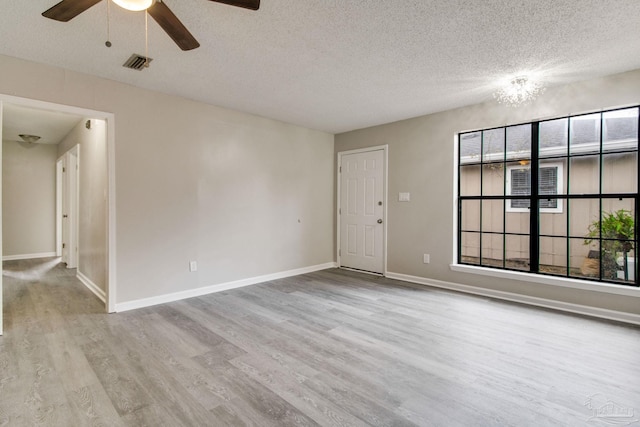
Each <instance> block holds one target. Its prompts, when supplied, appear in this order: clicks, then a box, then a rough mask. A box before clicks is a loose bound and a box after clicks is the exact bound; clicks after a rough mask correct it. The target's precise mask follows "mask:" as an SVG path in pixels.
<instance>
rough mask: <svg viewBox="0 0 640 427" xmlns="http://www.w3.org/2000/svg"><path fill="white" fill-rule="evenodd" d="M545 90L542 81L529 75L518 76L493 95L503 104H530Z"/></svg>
mask: <svg viewBox="0 0 640 427" xmlns="http://www.w3.org/2000/svg"><path fill="white" fill-rule="evenodd" d="M543 92H544V87H543V86H542V84H541V83H540V82H537V81H535V80H531V79H530V78H529V77H527V76H518V77H515V78H514V79H512V80H511V81H510V82H509V83H507V84H506V85H505V86H503V87H501V88H500V89H498V91H496V92H495V93H494V94H493V97H494V98H495V99H497V100H498V102H499V103H501V104H506V105H509V106H511V107H517V106H519V105H524V104H528V103H529V102H531V101H533V100H534V99H536V98H537V97H538V96H539V95H542V93H543Z"/></svg>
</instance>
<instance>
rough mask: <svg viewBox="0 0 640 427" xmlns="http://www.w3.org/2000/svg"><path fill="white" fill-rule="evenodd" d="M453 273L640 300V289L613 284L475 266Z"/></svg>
mask: <svg viewBox="0 0 640 427" xmlns="http://www.w3.org/2000/svg"><path fill="white" fill-rule="evenodd" d="M449 267H450V268H451V270H452V271H457V272H460V273H469V274H479V275H482V276H489V277H499V278H502V279H510V280H520V281H522V282H529V283H542V284H545V285H551V286H561V287H564V288H572V289H581V290H585V291H593V292H603V293H607V294H615V295H625V296H630V297H637V298H640V288H637V287H632V286H625V285H616V284H611V283H597V282H590V281H588V280H580V279H570V278H565V277H554V276H545V275H543V274H533V273H520V272H517V271H508V270H498V269H495V268H486V267H476V266H473V265H463V264H451V265H450V266H449Z"/></svg>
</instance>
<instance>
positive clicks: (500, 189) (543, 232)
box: [457, 107, 640, 286]
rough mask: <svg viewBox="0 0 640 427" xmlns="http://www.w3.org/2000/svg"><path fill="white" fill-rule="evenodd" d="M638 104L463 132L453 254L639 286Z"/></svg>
mask: <svg viewBox="0 0 640 427" xmlns="http://www.w3.org/2000/svg"><path fill="white" fill-rule="evenodd" d="M639 112H640V109H639V108H638V107H633V108H624V109H617V110H610V111H605V112H601V113H594V114H584V115H577V116H570V117H562V118H558V119H554V120H545V121H537V122H531V123H525V124H520V125H515V126H506V127H501V128H492V129H484V130H479V131H474V132H464V133H461V134H459V138H458V143H459V146H458V153H459V157H458V164H459V167H458V207H459V211H458V214H459V215H458V260H457V261H458V263H459V264H470V265H479V266H484V267H491V268H500V269H506V270H518V271H526V272H531V273H537V274H547V275H554V276H564V277H574V278H580V279H586V280H595V281H600V282H609V283H617V284H625V285H630V286H638V262H637V261H638V259H637V254H636V248H637V243H638V237H637V232H636V227H635V224H636V223H637V216H638V214H637V212H638V187H639V186H640V185H639V182H638V180H639V178H638V139H639V129H640V126H639V121H640V114H639ZM534 183H535V185H534Z"/></svg>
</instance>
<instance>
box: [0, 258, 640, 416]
mask: <svg viewBox="0 0 640 427" xmlns="http://www.w3.org/2000/svg"><path fill="white" fill-rule="evenodd" d="M74 274H75V270H67V269H65V268H63V267H62V266H60V265H56V261H55V260H51V259H44V260H31V261H11V262H5V263H4V269H3V276H4V313H5V318H4V319H5V331H4V332H5V334H4V336H3V337H1V338H0V426H4V425H8V426H21V425H25V426H33V425H45V426H112V425H113V426H143V425H148V426H227V425H230V426H236V425H238V426H242V425H255V426H292V425H296V426H297V425H300V426H311V425H322V426H364V425H374V426H412V425H421V426H465V427H469V426H508V425H511V426H536V427H539V426H587V425H588V426H606V425H612V423H613V422H614V421H620V420H622V421H624V420H626V421H629V423H630V422H632V421H633V420H634V419H637V418H639V417H640V329H638V328H634V327H630V326H625V325H622V324H616V323H612V322H604V321H599V320H595V319H589V318H584V317H579V316H572V315H566V314H562V313H559V312H554V311H549V310H542V309H536V308H532V307H527V306H522V305H517V304H510V303H503V302H498V301H494V300H490V299H486V298H480V297H473V296H467V295H463V294H457V293H452V292H446V291H441V290H435V289H430V288H426V287H419V286H411V285H407V284H404V283H402V282H397V281H393V280H389V279H385V278H378V277H374V276H369V275H364V274H358V273H353V272H346V271H340V270H326V271H322V272H317V273H312V274H306V275H303V276H298V277H294V278H289V279H284V280H277V281H273V282H268V283H264V284H260V285H256V286H251V287H246V288H243V289H237V290H233V291H227V292H223V293H218V294H213V295H209V296H205V297H200V298H192V299H189V300H185V301H180V302H176V303H171V304H164V305H160V306H155V307H150V308H145V309H140V310H135V311H131V312H126V313H121V314H111V315H107V314H104V313H103V311H104V308H103V306H102V303H100V302H99V301H98V300H97V299H96V298H95V297H94V296H93V295H92V294H91V293H90V292H89V291H88V290H87V289H86V288H84V287H83V286H82V285H81V284H80V282H78V280H77V279H75V277H74ZM607 405H608V406H607ZM602 408H605V411H604V412H603V410H602ZM607 408H614V409H617V414H618V417H612V415H611V414H612V412H611V411H609V412H607ZM598 409H600V412H597V410H598ZM624 411H627V412H624ZM594 415H595V416H594ZM620 415H622V416H627V418H623V417H621V416H620ZM636 425H638V424H636Z"/></svg>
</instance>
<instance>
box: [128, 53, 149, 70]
mask: <svg viewBox="0 0 640 427" xmlns="http://www.w3.org/2000/svg"><path fill="white" fill-rule="evenodd" d="M151 61H153V59H152V58H147V57H146V56H143V55H139V54H137V53H134V54H133V55H131V56H130V57H129V59H127V61H126V62H125V63H124V64H122V66H123V67H125V68H131V69H132V70H138V71H141V70H144V69H145V68H146V67H145V65H146V66H147V67H148V66H149V63H150V62H151Z"/></svg>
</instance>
